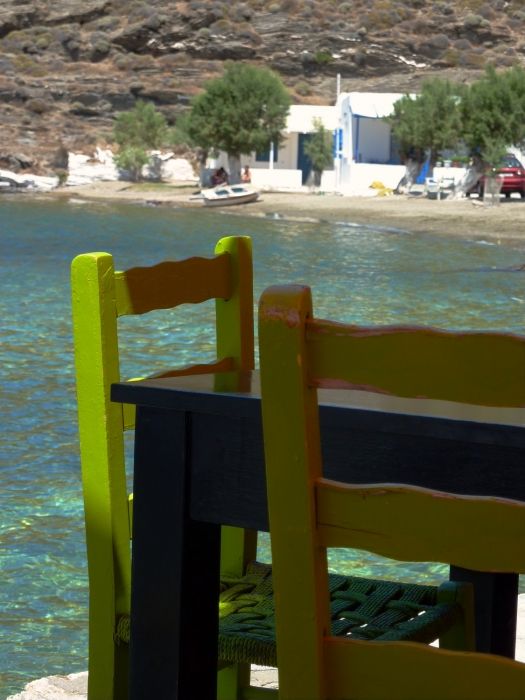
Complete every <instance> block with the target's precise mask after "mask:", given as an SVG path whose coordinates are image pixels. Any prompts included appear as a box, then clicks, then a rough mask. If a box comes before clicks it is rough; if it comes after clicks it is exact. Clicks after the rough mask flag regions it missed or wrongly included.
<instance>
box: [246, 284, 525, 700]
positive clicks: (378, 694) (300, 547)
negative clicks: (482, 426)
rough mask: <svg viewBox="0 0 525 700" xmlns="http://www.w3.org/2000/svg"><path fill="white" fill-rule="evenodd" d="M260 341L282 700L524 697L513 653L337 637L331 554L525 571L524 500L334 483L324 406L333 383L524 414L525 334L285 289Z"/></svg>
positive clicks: (522, 668) (523, 677) (274, 293)
mask: <svg viewBox="0 0 525 700" xmlns="http://www.w3.org/2000/svg"><path fill="white" fill-rule="evenodd" d="M259 343H260V364H261V391H262V407H263V409H262V410H263V426H264V448H265V459H266V471H267V488H268V506H269V519H270V532H271V539H272V563H273V585H274V598H275V606H276V634H277V658H278V666H279V697H280V698H281V700H292V699H295V698H302V699H303V700H313V699H314V698H315V700H325V699H327V698H331V699H332V698H337V699H338V700H342V699H343V698H344V699H345V700H350V699H354V698H355V699H359V700H365V699H370V700H371V699H372V698H373V699H375V700H378V699H379V698H386V697H388V698H389V700H425V699H427V700H447V699H448V700H452V699H454V700H465V698H474V697H475V698H476V699H477V700H480V699H485V700H489V699H494V698H507V699H508V698H523V697H525V665H523V664H519V663H518V662H515V661H511V660H509V659H503V658H500V657H496V656H490V655H486V654H475V653H468V652H458V651H449V650H445V649H436V648H434V647H430V646H425V645H419V644H415V643H411V642H372V643H371V642H366V641H365V642H364V641H359V640H355V639H354V640H352V639H342V638H335V637H331V636H330V619H329V609H328V593H327V566H326V548H327V547H352V548H357V549H363V550H367V551H371V552H375V553H377V554H381V555H385V556H389V557H392V558H395V559H400V560H404V561H440V562H445V563H452V564H456V565H459V566H463V567H466V568H470V569H476V570H480V571H501V572H524V571H525V547H524V544H525V504H524V503H521V502H517V501H512V500H507V499H502V498H490V497H471V496H458V495H452V494H446V493H441V492H435V491H432V490H429V489H424V488H417V487H414V486H408V485H392V484H379V485H362V484H361V485H348V484H343V483H340V482H335V481H330V480H328V479H326V478H324V477H323V470H322V460H321V449H320V430H319V419H318V403H317V388H319V387H328V388H331V389H334V388H335V389H337V388H340V389H345V388H360V389H366V390H369V391H377V392H384V393H388V394H395V395H398V396H404V397H414V398H418V397H427V398H431V399H445V400H450V401H457V402H465V403H471V404H482V405H489V406H496V407H499V406H505V407H517V408H523V407H524V406H525V337H520V336H513V335H511V334H503V333H452V332H445V331H438V330H434V329H428V328H415V327H412V328H409V327H384V328H378V327H370V328H361V327H356V326H349V325H344V324H338V323H333V322H330V321H323V320H318V319H315V318H313V312H312V301H311V295H310V290H309V288H308V287H301V286H282V287H271V288H269V289H267V290H266V291H265V292H264V294H263V295H262V297H261V302H260V308H259ZM348 459H349V461H351V459H352V446H351V444H349V445H348Z"/></svg>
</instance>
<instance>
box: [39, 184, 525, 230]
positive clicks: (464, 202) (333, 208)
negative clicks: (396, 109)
mask: <svg viewBox="0 0 525 700" xmlns="http://www.w3.org/2000/svg"><path fill="white" fill-rule="evenodd" d="M198 191H199V186H198V185H197V184H191V183H190V184H188V183H178V184H175V185H170V184H164V183H160V184H158V185H154V184H150V183H148V184H144V183H140V184H132V183H125V182H122V181H117V182H115V181H112V182H94V183H91V184H89V185H77V186H74V187H62V188H59V189H56V190H52V191H50V192H45V193H40V194H41V195H43V196H45V197H46V198H47V197H52V198H65V199H76V198H80V199H87V200H99V201H100V200H105V201H108V200H109V201H113V202H115V203H118V202H133V203H137V204H141V203H142V204H147V205H150V206H172V207H184V208H203V205H202V202H201V201H200V200H199V199H196V198H195V197H196V192H198ZM192 197H193V198H192ZM220 211H221V212H225V211H227V212H228V213H232V214H241V215H243V216H259V217H270V216H276V217H280V218H283V219H291V220H295V221H301V220H303V221H310V222H311V221H319V222H329V223H335V222H339V223H348V224H358V225H365V226H374V225H375V226H381V227H386V228H393V229H400V230H404V231H410V232H413V233H432V234H438V235H448V236H459V237H468V238H472V237H478V238H489V239H491V240H492V241H495V242H498V241H499V242H503V241H507V242H524V241H525V201H522V200H521V199H515V198H511V199H502V200H501V203H500V204H499V205H497V206H488V205H485V204H484V203H483V202H480V201H479V200H477V199H476V198H473V199H459V200H447V199H444V200H441V201H438V200H431V199H428V198H426V197H423V196H422V195H391V196H387V197H380V196H371V197H351V196H348V197H347V196H341V195H337V194H323V193H296V192H273V191H272V192H265V191H263V192H261V194H260V198H259V200H257V201H256V202H252V203H250V204H244V205H237V206H230V207H221V208H220Z"/></svg>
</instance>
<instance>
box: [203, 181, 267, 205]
mask: <svg viewBox="0 0 525 700" xmlns="http://www.w3.org/2000/svg"><path fill="white" fill-rule="evenodd" d="M201 196H202V200H203V202H204V204H205V205H206V206H207V207H220V206H230V205H231V204H247V203H248V202H255V200H256V199H258V198H259V193H258V192H257V190H254V189H253V188H251V187H246V185H219V186H218V187H214V188H213V189H209V190H202V191H201Z"/></svg>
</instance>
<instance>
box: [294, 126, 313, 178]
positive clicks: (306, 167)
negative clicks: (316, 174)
mask: <svg viewBox="0 0 525 700" xmlns="http://www.w3.org/2000/svg"><path fill="white" fill-rule="evenodd" d="M311 138H312V134H299V146H298V149H297V169H298V170H300V171H301V172H302V174H303V175H302V178H301V183H302V184H303V185H304V184H306V182H308V178H309V177H310V173H311V172H312V161H311V160H310V158H308V156H307V155H306V153H305V152H304V146H305V144H306V143H308V141H309V140H310V139H311Z"/></svg>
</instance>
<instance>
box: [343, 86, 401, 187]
mask: <svg viewBox="0 0 525 700" xmlns="http://www.w3.org/2000/svg"><path fill="white" fill-rule="evenodd" d="M402 96H403V95H402V94H401V93H394V92H343V93H341V94H340V95H339V97H338V99H337V104H336V111H337V115H338V130H339V131H338V135H337V148H336V153H335V189H336V190H337V191H340V192H342V193H344V194H366V193H367V191H369V188H370V185H371V184H372V183H373V182H381V183H382V184H383V185H384V186H385V187H390V188H392V189H393V188H394V187H396V185H397V183H398V182H399V180H400V179H401V177H402V176H403V174H404V172H405V167H404V165H402V163H401V160H400V156H399V152H398V150H397V146H396V143H395V140H394V139H393V137H392V132H391V129H390V126H389V125H388V123H387V122H386V121H384V119H383V118H384V117H387V116H389V115H390V114H392V112H393V111H394V103H395V102H396V101H397V100H399V99H400V98H401V97H402Z"/></svg>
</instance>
